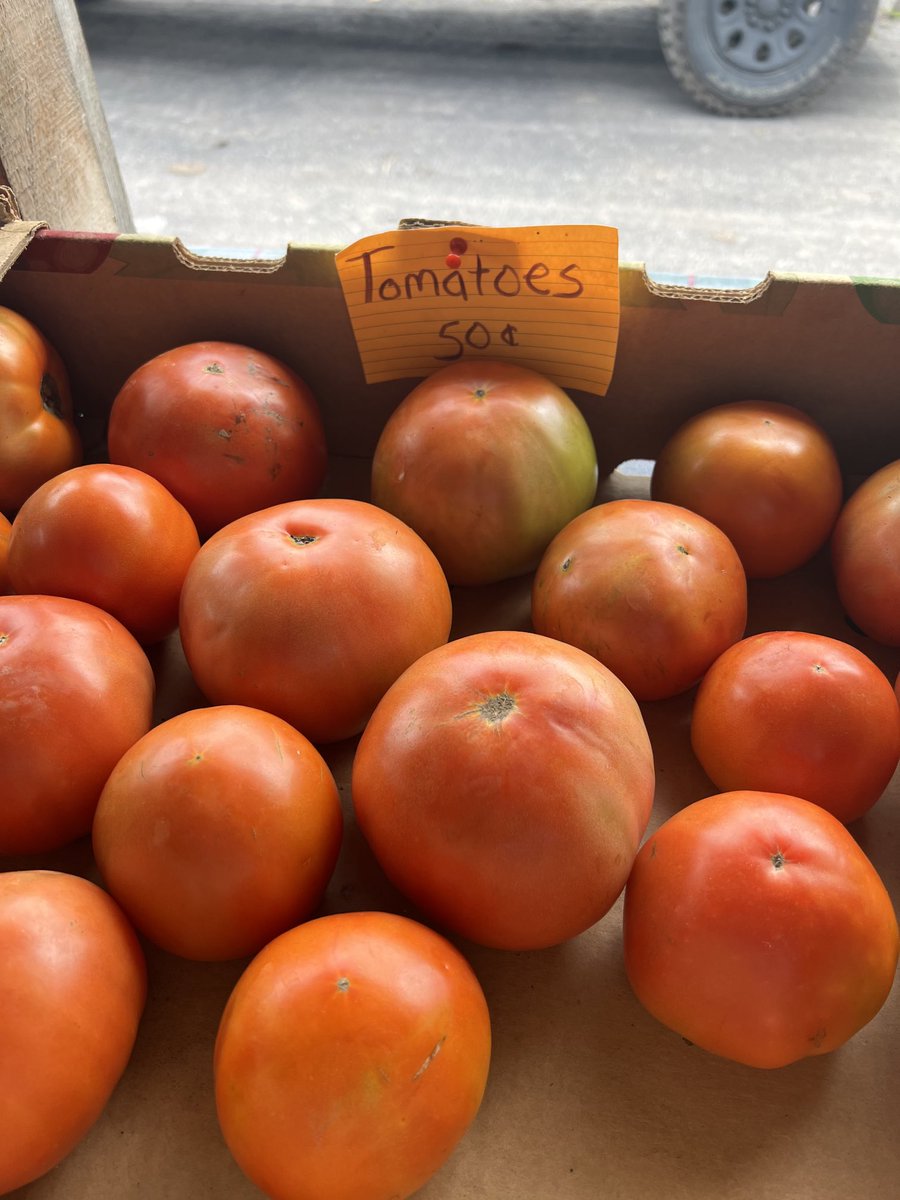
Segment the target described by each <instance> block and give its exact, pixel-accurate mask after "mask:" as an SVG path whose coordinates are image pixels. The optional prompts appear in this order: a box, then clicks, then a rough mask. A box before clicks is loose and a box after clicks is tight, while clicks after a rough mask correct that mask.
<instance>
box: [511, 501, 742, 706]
mask: <svg viewBox="0 0 900 1200" xmlns="http://www.w3.org/2000/svg"><path fill="white" fill-rule="evenodd" d="M531 595H532V600H531V616H532V623H533V625H534V629H535V632H536V633H543V634H545V635H546V636H547V637H553V638H559V640H560V641H563V642H568V643H569V644H570V645H572V646H579V647H580V648H581V649H582V650H586V651H587V652H588V654H592V655H593V656H594V658H596V659H598V660H599V661H600V662H602V663H603V664H604V665H605V666H607V667H609V669H610V670H611V671H612V672H613V673H614V674H615V675H617V676H618V677H619V679H621V680H622V682H623V683H624V684H625V686H626V687H627V688H628V689H629V691H630V692H631V693H632V695H634V696H635V697H636V698H637V699H638V700H661V699H664V698H666V697H668V696H675V695H677V694H678V693H679V692H683V691H686V690H687V689H688V688H689V687H692V686H693V684H695V683H696V682H697V680H698V679H699V678H700V676H701V675H702V674H703V673H704V671H705V670H706V669H707V667H709V666H710V664H711V663H712V662H713V661H714V660H715V659H716V658H717V657H718V656H719V655H720V654H721V653H722V651H723V650H726V649H727V648H728V647H729V646H731V645H733V644H734V642H736V641H737V640H738V639H739V638H740V637H742V636H743V633H744V629H745V626H746V624H747V578H746V576H745V574H744V568H743V567H742V566H741V560H740V558H739V557H738V554H737V551H736V550H735V548H734V546H732V544H731V542H730V541H729V540H728V538H727V537H726V536H725V534H724V533H723V532H722V531H721V529H719V528H718V527H717V526H715V525H713V524H712V522H710V521H707V520H706V518H705V517H701V516H700V515H699V514H698V513H693V512H691V511H690V510H689V509H686V508H680V507H678V506H677V505H674V504H665V503H663V502H662V501H659V500H613V501H610V502H608V503H606V504H598V505H597V506H596V507H594V508H590V509H588V511H587V512H586V513H582V515H581V516H580V517H576V518H575V520H574V521H570V522H569V524H568V525H567V526H566V527H565V529H564V530H563V531H562V532H561V533H559V534H558V535H557V536H556V537H555V538H554V539H553V541H552V542H551V543H550V546H549V547H548V549H547V552H546V554H545V555H544V557H543V559H542V560H541V563H540V565H539V567H538V569H537V572H536V573H535V577H534V584H533V587H532V593H531Z"/></svg>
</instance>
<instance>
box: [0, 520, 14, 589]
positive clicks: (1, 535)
mask: <svg viewBox="0 0 900 1200" xmlns="http://www.w3.org/2000/svg"><path fill="white" fill-rule="evenodd" d="M11 532H12V522H11V521H10V520H9V519H8V518H7V517H4V515H3V513H0V596H5V595H6V594H7V593H8V592H9V591H10V584H9V535H10V533H11Z"/></svg>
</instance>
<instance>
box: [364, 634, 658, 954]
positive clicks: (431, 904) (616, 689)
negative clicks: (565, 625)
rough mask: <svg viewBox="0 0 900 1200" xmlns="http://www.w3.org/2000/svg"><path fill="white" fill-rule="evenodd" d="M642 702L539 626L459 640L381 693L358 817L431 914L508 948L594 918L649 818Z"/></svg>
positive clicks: (531, 945) (389, 867)
mask: <svg viewBox="0 0 900 1200" xmlns="http://www.w3.org/2000/svg"><path fill="white" fill-rule="evenodd" d="M654 780H655V776H654V769H653V755H652V750H651V746H650V739H649V737H648V735H647V730H646V727H645V726H644V722H643V718H642V716H641V712H640V709H639V708H638V705H637V701H636V700H635V699H634V697H633V696H632V695H631V693H630V692H629V691H628V689H627V688H626V687H625V685H624V684H623V683H622V682H621V681H620V680H618V679H617V678H616V676H615V675H613V673H612V672H611V671H609V670H608V669H607V668H606V667H604V666H603V665H602V664H601V663H598V662H597V661H596V660H595V659H593V658H592V657H591V656H590V655H589V654H586V653H585V652H584V651H583V650H579V649H576V648H575V647H574V646H566V645H564V644H563V643H562V642H558V641H555V640H553V639H551V638H546V637H541V636H540V635H539V634H536V633H519V632H491V633H481V634H473V635H471V636H469V637H464V638H459V639H457V640H455V641H452V642H450V643H449V644H448V645H446V646H442V647H440V648H439V649H437V650H433V651H432V652H431V653H430V654H425V655H423V656H422V657H421V658H420V659H419V660H418V661H417V662H416V663H414V664H413V665H412V666H411V667H410V668H409V669H408V670H407V671H405V672H404V673H403V675H401V676H400V678H399V679H398V680H397V682H396V683H395V684H394V686H393V687H392V688H390V690H389V691H388V692H387V694H386V695H385V697H384V699H383V700H382V701H381V703H380V704H379V705H378V707H377V708H376V710H375V712H374V713H373V714H372V717H371V719H370V721H369V723H368V724H367V726H366V728H365V730H364V731H363V734H362V737H361V738H360V740H359V744H358V746H357V750H356V756H355V758H354V762H353V776H352V792H353V805H354V809H355V812H356V818H357V822H358V824H359V827H360V829H361V830H362V832H363V835H364V836H365V838H366V840H367V841H368V843H369V845H370V846H371V847H372V850H373V851H374V853H375V856H376V858H377V859H378V861H379V863H380V864H381V866H382V868H383V869H384V871H385V873H386V875H387V876H388V877H389V879H390V880H391V882H392V883H394V885H395V886H396V887H397V888H398V889H399V890H400V891H401V892H403V894H404V895H406V896H407V897H409V899H411V900H412V901H413V902H414V903H415V904H416V905H417V906H418V907H419V908H420V909H421V911H422V912H424V913H425V914H426V915H427V917H428V919H429V920H431V921H433V922H435V923H437V924H439V925H440V926H443V927H445V928H447V929H450V930H452V931H453V932H454V933H456V934H459V935H461V936H463V937H466V938H470V939H471V940H472V941H475V942H480V943H482V944H484V945H488V946H494V947H496V948H499V949H505V950H530V949H539V948H543V947H546V946H552V945H555V944H557V943H559V942H563V941H565V940H567V939H568V938H572V937H575V936H576V935H577V934H579V933H582V932H583V931H584V930H585V929H587V928H588V927H589V926H590V925H593V924H594V922H596V921H599V920H600V918H601V917H603V916H604V915H605V914H606V913H607V912H608V911H609V909H610V908H611V907H612V905H613V903H614V902H615V900H616V899H617V897H618V896H619V895H620V894H621V891H622V888H623V887H624V886H625V880H626V878H627V876H628V871H629V869H630V867H631V863H632V861H633V859H634V856H635V854H636V853H637V848H638V845H639V844H640V840H641V836H642V835H643V833H644V830H645V829H646V827H647V821H648V819H649V816H650V809H651V806H652V803H653V790H654Z"/></svg>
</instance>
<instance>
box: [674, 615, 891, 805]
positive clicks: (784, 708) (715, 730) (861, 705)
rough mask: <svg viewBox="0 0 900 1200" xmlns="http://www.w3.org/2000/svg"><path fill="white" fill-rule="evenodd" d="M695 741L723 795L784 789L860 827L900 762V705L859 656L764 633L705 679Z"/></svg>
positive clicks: (830, 642) (817, 638)
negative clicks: (745, 790) (744, 790)
mask: <svg viewBox="0 0 900 1200" xmlns="http://www.w3.org/2000/svg"><path fill="white" fill-rule="evenodd" d="M691 744H692V745H693V748H694V752H695V754H696V755H697V758H698V759H699V760H700V764H701V766H702V767H703V769H704V771H706V773H707V775H708V776H709V777H710V779H711V780H712V781H713V782H714V783H715V785H716V786H717V787H718V788H719V789H720V790H722V791H731V790H734V789H736V788H749V789H751V790H758V791H763V792H787V793H789V794H790V795H794V796H802V797H803V798H804V799H806V800H811V801H813V802H814V803H815V804H820V805H821V806H822V807H823V808H826V809H828V811H829V812H830V813H832V814H833V815H834V816H836V817H838V818H839V820H841V821H843V822H845V823H847V822H850V821H855V820H856V819H857V818H858V817H861V816H862V815H863V814H864V813H865V812H868V810H869V809H870V808H871V807H872V805H873V804H874V803H875V802H876V800H878V799H879V797H880V796H881V794H882V792H883V791H884V789H885V788H886V787H887V785H888V783H889V782H890V779H891V776H892V775H893V773H894V770H895V769H896V767H897V763H898V760H900V707H898V705H897V699H896V697H895V695H894V691H893V688H892V686H891V683H890V681H889V680H888V679H887V677H886V676H885V675H884V673H883V672H882V671H881V670H880V668H879V667H877V666H876V664H875V663H873V662H872V660H871V659H870V658H868V657H867V656H866V655H865V654H863V653H862V651H860V650H857V649H856V648H855V647H854V646H850V645H848V644H847V643H846V642H841V641H837V640H836V639H835V638H829V637H824V636H822V635H821V634H816V633H801V632H795V631H777V632H772V633H759V634H755V635H754V636H753V637H749V638H745V639H744V641H742V642H738V643H737V645H735V646H732V647H730V649H728V650H726V651H725V653H724V654H722V655H721V656H720V657H719V658H718V659H717V660H716V661H715V662H714V663H713V665H712V666H711V667H710V669H709V671H708V672H707V673H706V675H705V676H704V678H703V680H702V682H701V684H700V687H699V688H698V689H697V695H696V698H695V702H694V711H693V715H692V718H691Z"/></svg>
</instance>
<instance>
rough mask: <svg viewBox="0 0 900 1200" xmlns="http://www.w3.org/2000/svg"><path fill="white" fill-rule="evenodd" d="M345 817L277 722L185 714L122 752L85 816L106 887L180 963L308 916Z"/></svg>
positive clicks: (309, 756)
mask: <svg viewBox="0 0 900 1200" xmlns="http://www.w3.org/2000/svg"><path fill="white" fill-rule="evenodd" d="M342 828H343V817H342V815H341V805H340V800H339V798H338V791H337V786H336V785H335V782H334V779H333V778H332V775H331V772H330V771H329V769H328V767H327V765H326V764H325V762H324V760H323V759H322V756H321V755H320V754H319V752H318V751H317V750H316V749H315V748H314V747H313V746H312V744H311V743H310V742H309V741H307V739H306V738H305V737H304V736H303V735H302V734H300V733H298V732H297V731H296V730H295V729H294V728H293V727H292V726H291V725H288V724H287V723H286V722H285V721H282V720H281V719H280V718H279V717H273V716H271V715H270V714H269V713H263V712H260V711H258V710H256V709H252V708H245V707H241V706H239V705H232V706H223V707H218V708H207V709H196V710H193V711H190V712H185V713H181V714H179V715H178V716H176V717H173V718H171V719H170V720H168V721H165V722H163V724H161V725H158V726H156V728H155V729H151V730H150V732H149V733H147V734H146V735H145V736H144V737H142V738H141V739H140V741H138V742H136V743H135V745H133V746H132V747H131V749H130V750H127V751H126V752H125V754H124V755H123V757H122V758H121V759H120V760H119V762H118V763H117V765H116V766H115V767H114V768H113V771H112V773H111V775H110V777H109V779H108V780H107V783H106V786H105V787H104V789H103V793H102V795H101V797H100V803H99V804H98V806H97V812H96V814H95V816H94V826H93V846H94V855H95V858H96V860H97V865H98V867H99V868H100V872H101V874H102V876H103V879H104V882H105V883H106V886H107V887H108V888H109V890H110V892H111V893H112V895H113V896H114V897H115V898H116V900H118V902H119V904H120V905H121V906H122V908H123V909H124V910H125V912H126V913H127V915H128V916H129V917H130V919H131V920H132V922H133V923H134V924H135V925H136V927H137V928H138V929H139V930H140V931H141V932H142V933H143V934H145V935H146V936H147V937H148V938H149V939H150V940H151V941H152V942H155V943H156V945H157V946H161V947H162V948H163V949H164V950H167V951H169V952H170V953H172V954H179V955H182V956H183V957H185V958H192V959H203V960H216V959H228V958H239V957H242V956H244V955H248V954H255V953H256V951H257V950H260V949H261V948H262V947H263V946H264V945H265V944H266V942H268V941H270V940H271V939H272V938H273V937H275V936H276V934H279V933H282V932H283V931H284V930H285V929H289V928H290V927H291V926H292V925H296V924H299V922H300V921H303V920H305V919H306V918H307V917H308V916H309V915H310V913H311V912H312V911H313V909H314V908H315V906H316V905H317V904H318V903H319V900H320V899H321V897H322V894H323V892H324V890H325V886H326V884H327V883H328V880H329V878H330V876H331V873H332V871H333V870H334V866H335V863H336V861H337V856H338V850H339V849H340V844H341V832H342Z"/></svg>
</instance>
